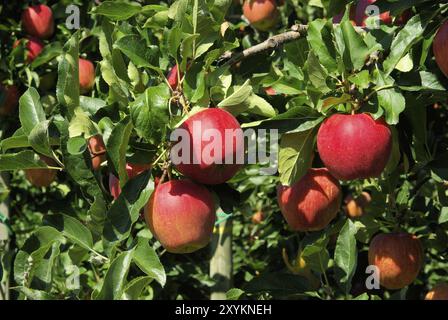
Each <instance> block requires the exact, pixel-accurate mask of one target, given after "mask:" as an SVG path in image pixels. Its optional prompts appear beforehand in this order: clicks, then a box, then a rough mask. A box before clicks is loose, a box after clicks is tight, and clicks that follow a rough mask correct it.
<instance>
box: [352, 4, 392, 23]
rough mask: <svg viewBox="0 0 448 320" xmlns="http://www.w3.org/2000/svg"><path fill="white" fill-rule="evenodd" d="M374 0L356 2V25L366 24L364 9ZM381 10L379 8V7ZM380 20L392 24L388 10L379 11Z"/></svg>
mask: <svg viewBox="0 0 448 320" xmlns="http://www.w3.org/2000/svg"><path fill="white" fill-rule="evenodd" d="M375 2H376V0H360V1H358V4H357V6H356V13H355V22H356V24H357V25H358V26H361V27H365V26H366V20H367V18H368V15H367V14H366V9H367V7H368V6H369V5H371V4H374V3H375ZM380 11H381V8H380ZM380 20H381V22H382V23H385V24H392V16H391V15H390V12H389V11H387V12H382V13H380Z"/></svg>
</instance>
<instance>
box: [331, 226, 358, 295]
mask: <svg viewBox="0 0 448 320" xmlns="http://www.w3.org/2000/svg"><path fill="white" fill-rule="evenodd" d="M357 232H358V228H357V227H356V225H355V223H354V222H352V221H351V220H350V219H347V221H346V222H345V224H344V226H343V227H342V229H341V231H340V234H339V236H338V240H337V242H336V248H335V251H334V262H335V265H336V267H337V268H336V270H335V277H336V280H337V281H338V284H339V285H340V286H341V288H343V289H344V291H345V293H346V294H348V293H349V291H350V288H351V280H352V278H353V275H354V273H355V271H356V265H357V259H358V252H357V250H356V237H355V236H356V233H357Z"/></svg>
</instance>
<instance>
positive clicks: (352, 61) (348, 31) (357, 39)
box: [341, 21, 369, 71]
mask: <svg viewBox="0 0 448 320" xmlns="http://www.w3.org/2000/svg"><path fill="white" fill-rule="evenodd" d="M341 28H342V35H343V38H344V43H345V48H344V52H343V59H344V64H345V67H346V69H347V70H351V71H353V70H360V69H361V68H362V67H363V66H364V63H365V62H366V59H367V57H368V56H369V48H368V47H367V45H366V44H365V42H364V40H363V38H362V36H361V35H360V34H359V33H358V32H356V30H355V29H354V28H353V25H352V23H351V22H350V21H343V22H342V23H341Z"/></svg>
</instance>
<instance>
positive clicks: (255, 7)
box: [243, 0, 280, 31]
mask: <svg viewBox="0 0 448 320" xmlns="http://www.w3.org/2000/svg"><path fill="white" fill-rule="evenodd" d="M243 14H244V16H245V17H246V18H247V20H249V22H250V24H251V25H252V26H254V27H255V28H256V29H258V30H260V31H268V30H269V29H271V28H273V27H274V26H275V25H276V24H277V21H278V20H279V17H280V15H279V11H278V9H277V3H276V2H275V0H245V1H244V4H243Z"/></svg>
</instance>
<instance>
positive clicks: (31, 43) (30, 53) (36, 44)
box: [13, 37, 44, 63]
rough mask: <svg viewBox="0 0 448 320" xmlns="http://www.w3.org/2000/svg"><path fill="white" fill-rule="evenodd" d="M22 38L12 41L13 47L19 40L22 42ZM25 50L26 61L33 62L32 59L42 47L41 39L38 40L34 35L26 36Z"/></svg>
mask: <svg viewBox="0 0 448 320" xmlns="http://www.w3.org/2000/svg"><path fill="white" fill-rule="evenodd" d="M22 41H23V39H20V40H16V41H15V42H14V45H13V48H15V47H17V46H18V45H19V44H20V42H22ZM26 41H27V42H26V45H25V48H26V51H27V59H26V61H27V62H28V63H31V62H33V60H34V59H36V57H37V56H38V55H39V54H40V53H41V51H42V50H43V49H44V44H43V42H42V41H40V40H39V39H38V38H35V37H28V38H26Z"/></svg>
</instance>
